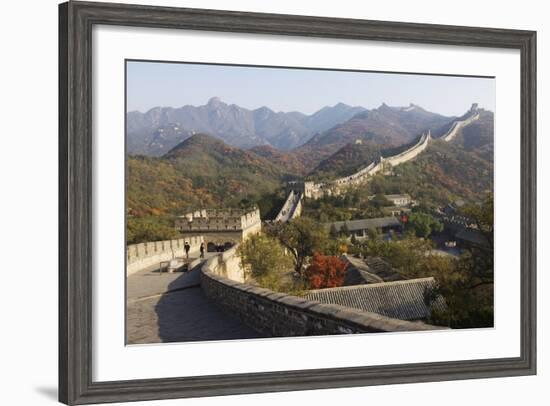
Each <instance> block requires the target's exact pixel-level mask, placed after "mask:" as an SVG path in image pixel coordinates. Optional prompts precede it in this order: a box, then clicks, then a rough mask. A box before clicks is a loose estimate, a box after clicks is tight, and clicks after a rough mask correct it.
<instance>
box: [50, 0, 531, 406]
mask: <svg viewBox="0 0 550 406" xmlns="http://www.w3.org/2000/svg"><path fill="white" fill-rule="evenodd" d="M97 24H101V25H112V26H122V27H123V26H131V27H150V28H168V29H185V30H199V31H215V32H232V33H243V34H251V35H253V34H277V35H286V36H300V37H316V38H327V39H353V40H369V41H381V42H388V43H390V42H399V43H414V44H437V45H456V46H472V47H487V48H501V49H515V50H519V52H520V58H521V67H520V68H521V79H520V86H521V141H520V142H521V151H520V154H521V162H520V165H521V236H520V239H521V247H520V250H521V258H520V263H521V269H520V278H521V279H520V290H521V309H520V313H521V322H520V326H521V327H520V330H521V331H520V334H521V337H520V342H521V344H520V356H519V357H514V358H496V359H494V358H493V359H476V360H465V361H448V362H427V363H416V364H393V365H381V366H365V367H343V368H342V367H339V368H324V369H303V370H289V371H282V372H281V371H276V372H275V371H274V372H260V373H238V374H223V375H207V376H188V377H181V378H158V379H157V378H155V379H139V380H124V381H105V382H103V381H101V382H97V381H94V380H93V378H92V359H93V356H94V353H93V350H94V349H93V345H92V341H93V340H92V329H93V326H92V324H93V323H92V289H93V278H92V263H93V260H94V253H93V251H92V237H93V236H92V222H93V218H92V204H93V202H92V180H93V179H92V173H93V171H92V155H93V143H92V120H93V117H92V103H93V100H92V86H93V83H92V73H91V72H92V65H93V61H92V35H91V32H92V28H93V26H94V25H97ZM59 41H60V42H59V400H60V401H61V402H63V403H65V404H87V403H101V402H115V401H117V402H122V401H138V400H153V399H171V398H186V397H200V396H220V395H231V394H247V393H259V392H278V391H292V390H307V389H320V388H343V387H354V386H367V385H382V384H397V383H413V382H430V381H444V380H458V379H474V378H490V377H504V376H521V375H533V374H536V272H535V271H536V32H533V31H520V30H507V29H493V28H477V27H458V26H444V25H433V24H416V23H415V24H413V23H398V22H386V21H368V20H353V19H341V18H326V17H309V16H296V15H278V14H262V13H247V12H235V11H219V10H202V9H185V8H170V7H150V6H138V5H123V4H110V3H87V2H73V1H70V2H68V3H63V4H61V5H60V6H59Z"/></svg>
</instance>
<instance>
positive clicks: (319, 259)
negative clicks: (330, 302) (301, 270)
mask: <svg viewBox="0 0 550 406" xmlns="http://www.w3.org/2000/svg"><path fill="white" fill-rule="evenodd" d="M345 274H346V263H345V262H344V261H342V260H341V259H340V258H338V257H335V256H332V255H322V254H320V253H318V252H316V253H314V254H313V258H312V259H311V264H310V265H309V266H308V267H307V268H306V270H305V275H304V276H305V278H306V280H307V282H308V284H309V286H310V288H311V289H323V288H335V287H337V286H342V285H343V284H344V276H345Z"/></svg>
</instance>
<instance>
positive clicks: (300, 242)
mask: <svg viewBox="0 0 550 406" xmlns="http://www.w3.org/2000/svg"><path fill="white" fill-rule="evenodd" d="M267 232H268V233H269V234H270V235H272V236H273V237H275V238H277V239H278V240H279V242H280V243H281V244H282V245H283V246H284V247H285V248H287V250H288V251H289V252H290V254H291V255H292V257H293V259H294V270H295V271H296V273H297V275H298V276H300V277H303V270H304V267H305V265H306V263H307V260H308V258H309V257H311V256H313V253H314V252H316V251H319V252H323V253H325V254H338V253H339V252H340V251H341V246H342V241H340V240H338V239H336V240H335V239H333V238H330V237H329V233H328V230H327V229H326V228H325V227H324V226H323V225H322V224H319V223H318V222H317V221H314V220H313V219H311V218H308V217H304V216H302V217H298V218H295V219H293V220H292V221H289V222H287V223H275V224H272V225H271V226H270V227H269V228H267Z"/></svg>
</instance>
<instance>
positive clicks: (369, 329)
mask: <svg viewBox="0 0 550 406" xmlns="http://www.w3.org/2000/svg"><path fill="white" fill-rule="evenodd" d="M235 259H236V255H235V251H231V250H230V251H227V252H225V253H224V254H221V255H218V256H216V257H213V258H211V259H209V260H208V261H207V262H206V263H205V264H204V265H203V267H202V270H201V288H202V290H203V292H204V293H205V295H206V296H207V297H208V299H209V300H211V301H213V302H215V303H216V304H217V305H218V306H220V307H221V308H222V309H223V310H224V311H226V312H227V313H229V314H231V315H233V316H235V317H238V318H239V319H240V320H241V321H242V322H243V323H244V324H246V325H248V326H249V327H251V328H253V329H255V330H256V331H258V332H260V333H262V334H265V335H267V336H273V337H288V336H310V335H332V334H350V333H375V332H389V331H420V330H434V329H438V327H435V326H430V325H426V324H422V323H414V322H408V321H403V320H397V319H391V318H388V317H384V316H381V315H379V314H376V313H370V312H365V311H360V310H355V309H351V308H347V307H343V306H338V305H331V304H322V303H320V302H317V301H313V300H306V299H303V298H300V297H297V296H292V295H288V294H285V293H277V292H273V291H271V290H269V289H264V288H260V287H257V286H252V285H249V284H246V283H242V282H241V281H237V280H232V279H230V276H231V275H232V274H233V273H235V269H234V268H235V267H240V264H239V262H238V259H237V260H235Z"/></svg>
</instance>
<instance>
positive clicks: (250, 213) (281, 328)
mask: <svg viewBox="0 0 550 406" xmlns="http://www.w3.org/2000/svg"><path fill="white" fill-rule="evenodd" d="M470 112H471V114H470V115H469V116H468V117H466V118H465V119H463V120H456V121H455V122H454V123H453V124H452V125H451V127H450V129H449V130H448V131H447V132H446V133H445V134H444V135H443V136H442V137H440V139H442V140H443V141H446V142H449V141H451V140H453V139H454V138H455V137H456V135H457V134H458V133H459V131H460V130H461V129H463V128H464V127H465V126H467V125H469V124H470V123H472V122H473V121H475V120H477V119H479V112H478V111H477V106H475V105H474V106H472V109H471V110H470ZM431 140H432V137H431V134H430V132H429V131H428V132H426V133H424V134H422V136H421V137H420V138H419V140H418V142H416V143H415V144H414V145H413V146H412V147H410V148H408V149H406V150H405V151H403V152H401V153H399V154H396V155H393V156H390V157H385V158H383V157H380V158H379V159H378V160H377V161H375V162H372V163H370V164H369V165H367V166H365V167H364V168H362V169H360V170H359V171H357V172H355V173H354V174H352V175H349V176H346V177H342V178H339V179H336V180H334V181H332V182H325V183H316V182H311V181H310V182H289V183H288V185H287V188H288V195H287V198H286V200H285V202H284V204H283V206H282V208H281V209H280V211H279V214H278V215H277V217H276V218H275V220H276V221H280V222H283V223H284V222H288V221H290V220H292V219H293V218H296V217H298V216H300V214H301V212H302V205H303V201H304V199H305V198H312V199H317V198H319V197H321V196H323V195H325V194H338V193H340V190H341V188H343V187H346V186H349V185H356V184H361V183H363V182H365V181H367V180H368V179H369V178H370V177H371V176H373V175H375V174H376V173H379V172H382V173H384V172H385V171H386V170H389V169H391V167H393V166H396V165H400V164H402V163H404V162H408V161H410V160H412V159H414V158H416V157H417V156H418V155H419V154H420V153H422V152H423V151H424V150H425V149H426V148H427V147H428V144H429V143H430V141H431ZM261 225H262V223H261V219H260V213H259V210H258V209H257V208H254V209H253V210H250V209H219V210H199V211H195V212H190V213H187V214H185V215H184V216H181V217H179V218H178V219H177V221H176V224H175V226H176V228H177V229H178V230H179V232H180V233H181V235H182V236H183V237H184V238H182V239H179V240H169V241H157V242H147V243H142V244H135V245H129V246H128V247H127V257H126V265H127V267H126V272H127V277H128V280H129V281H131V282H132V283H131V284H130V285H131V286H133V289H131V290H129V291H132V292H134V295H135V294H136V292H137V293H138V294H139V292H141V293H143V292H142V291H143V289H144V288H143V287H141V288H139V281H140V277H141V278H145V279H146V281H145V282H142V284H145V285H146V287H147V289H146V290H147V291H149V290H151V292H152V293H155V295H152V296H151V295H149V296H144V297H143V298H140V299H138V300H136V299H135V298H134V300H133V301H132V300H130V302H128V303H129V304H128V308H129V309H133V310H135V311H133V312H132V311H131V312H130V313H129V314H130V316H129V320H131V321H132V320H134V319H135V320H134V321H133V323H134V324H133V326H134V330H132V331H133V332H134V335H133V336H132V337H133V339H135V340H134V341H133V342H140V341H139V340H142V339H143V337H144V334H145V333H146V332H147V331H148V330H147V329H145V330H144V329H143V325H144V323H145V324H146V325H155V326H156V325H158V331H156V330H155V329H154V328H153V329H151V331H153V333H152V334H153V335H152V336H151V337H149V336H147V335H145V338H147V339H148V340H149V341H146V342H155V340H157V341H159V342H162V341H171V340H172V341H173V338H174V337H176V335H177V334H180V333H181V334H183V337H184V338H186V337H187V338H189V337H191V338H192V340H193V341H194V340H196V339H197V337H201V339H204V340H207V339H213V336H212V334H213V333H212V331H211V330H212V328H211V326H212V325H216V326H221V327H220V328H221V329H222V330H220V331H219V332H218V333H217V334H221V335H222V336H223V334H227V336H224V337H226V338H227V339H230V338H236V337H235V336H232V335H231V334H229V333H228V331H234V332H235V331H237V332H238V334H241V335H242V337H262V336H263V337H269V336H275V337H277V336H307V335H326V334H349V333H370V332H395V331H418V330H434V329H440V328H441V327H437V326H432V325H428V324H424V323H420V322H414V321H413V322H411V321H406V320H402V319H397V318H391V317H387V316H383V315H381V314H379V313H373V312H370V311H366V310H364V309H363V310H360V309H355V308H352V307H344V306H340V305H336V304H327V303H321V302H319V301H315V300H311V299H306V298H303V297H297V296H293V295H289V294H286V293H278V292H274V291H271V290H268V289H264V288H260V287H258V286H254V285H252V284H250V283H247V273H246V272H245V269H243V267H242V264H241V261H240V258H239V256H238V255H237V247H238V244H239V243H240V242H241V241H243V240H244V239H246V238H247V237H248V236H249V235H250V234H256V233H258V232H260V230H261ZM184 242H187V243H189V244H190V248H191V249H190V254H192V258H190V259H193V258H194V259H193V260H192V261H191V262H190V263H189V265H190V268H188V270H191V272H188V274H187V275H186V276H187V278H186V279H185V280H183V281H182V282H181V283H180V284H179V285H177V286H175V285H176V282H177V280H179V279H180V278H179V276H176V277H175V278H176V279H174V280H173V282H171V283H170V284H169V285H168V286H167V287H164V286H163V288H166V289H172V288H171V286H172V285H174V286H173V290H167V293H170V292H171V293H170V294H171V296H169V297H170V300H168V299H167V297H165V296H166V295H164V294H162V293H161V294H158V292H156V291H154V292H153V290H154V289H155V288H156V287H158V286H160V285H162V283H167V282H163V281H164V278H158V279H157V278H153V279H152V278H150V277H148V276H150V275H151V273H150V271H148V270H149V269H150V268H152V267H154V266H155V265H158V264H159V263H160V262H163V261H170V260H171V259H174V258H178V257H184V255H185V252H184V248H183V245H184ZM201 243H205V244H206V245H207V247H208V248H210V245H212V246H213V248H215V247H216V246H217V244H222V245H224V247H225V252H221V253H212V254H211V253H208V257H210V258H208V259H207V260H206V261H205V260H204V259H203V258H198V257H199V252H198V251H199V247H200V245H201ZM227 244H229V246H231V245H232V248H229V249H227ZM208 251H211V250H210V249H208ZM213 251H216V250H215V249H214V250H213ZM160 274H161V273H160V272H159V275H160ZM168 280H169V281H170V280H172V279H168ZM186 284H187V285H186ZM134 285H135V286H134ZM157 285H158V286H157ZM136 286H137V287H136ZM194 288H197V289H199V290H198V291H197V290H194ZM140 289H141V290H140ZM199 291H200V293H197V292H199ZM174 292H179V294H180V296H178V297H179V298H180V300H181V301H182V302H181V303H188V301H193V300H194V301H195V302H196V303H195V305H197V306H202V313H201V314H200V315H199V316H198V317H199V318H200V321H201V322H202V321H203V320H209V321H210V324H208V328H207V329H204V328H203V329H202V330H204V331H202V330H201V329H200V328H199V330H198V331H197V330H195V326H196V322H197V321H198V320H199V319H197V318H196V317H195V318H193V316H196V315H194V314H190V313H188V312H181V311H179V310H180V309H181V308H182V307H181V306H180V305H179V302H174V304H173V306H176V307H177V311H176V307H174V309H172V310H170V311H171V312H173V311H176V313H177V314H178V315H179V316H178V317H179V318H178V319H177V320H176V321H175V319H174V313H170V315H169V318H168V319H169V320H170V325H169V328H167V327H166V325H165V324H166V321H163V320H164V319H163V316H162V312H161V313H159V309H165V310H166V308H167V306H169V304H167V303H168V302H170V303H172V302H173V301H174V300H175V299H173V298H174V297H175V296H174ZM201 295H202V296H201ZM155 297H159V298H160V299H158V303H157V302H154V300H157V299H154V298H155ZM202 297H203V299H201V298H202ZM149 298H153V299H149ZM146 300H153V302H152V303H157V304H156V305H155V306H151V307H149V308H147V309H145V310H144V308H143V306H145V305H143V306H141V305H140V304H141V303H145V301H146ZM186 301H187V302H186ZM147 303H149V302H147ZM140 306H141V307H140ZM216 309H222V310H223V312H222V313H220V312H219V310H216ZM155 312H156V313H155ZM153 314H156V316H154V315H153ZM223 314H226V315H227V314H230V315H232V316H235V317H236V318H237V319H239V320H240V323H241V324H240V325H238V324H236V323H239V320H237V321H231V320H230V319H228V318H227V316H223ZM190 325H192V326H193V331H192V332H190V331H189V326H190ZM163 326H164V327H163ZM247 329H248V330H247ZM172 333H173V334H172ZM170 334H172V335H170ZM186 334H187V335H186ZM190 334H191V335H190ZM235 334H237V333H235ZM188 336H189V337H188ZM215 337H216V338H217V339H219V337H218V336H215ZM242 337H241V338H242ZM176 341H182V337H180V336H177V340H176ZM183 341H185V339H184V340H183Z"/></svg>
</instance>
